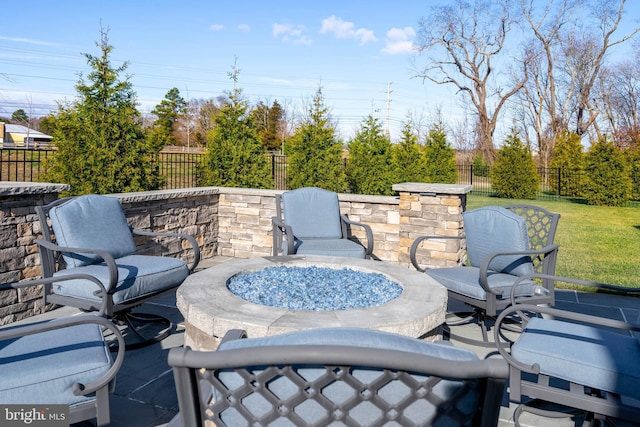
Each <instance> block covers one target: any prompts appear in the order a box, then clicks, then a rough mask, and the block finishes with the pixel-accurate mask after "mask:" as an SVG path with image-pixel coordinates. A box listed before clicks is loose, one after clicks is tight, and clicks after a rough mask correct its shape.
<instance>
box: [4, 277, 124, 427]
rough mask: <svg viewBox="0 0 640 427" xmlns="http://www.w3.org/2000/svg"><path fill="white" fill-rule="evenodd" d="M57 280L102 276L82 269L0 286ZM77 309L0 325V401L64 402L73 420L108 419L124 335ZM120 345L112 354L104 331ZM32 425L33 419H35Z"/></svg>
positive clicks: (100, 421)
mask: <svg viewBox="0 0 640 427" xmlns="http://www.w3.org/2000/svg"><path fill="white" fill-rule="evenodd" d="M61 280H65V281H70V280H86V281H93V282H95V283H96V285H97V286H99V285H100V282H99V281H98V280H97V279H95V278H93V277H91V276H86V275H69V276H66V277H64V278H46V279H38V280H32V281H28V282H22V283H14V284H6V285H0V291H2V292H6V291H8V290H10V289H24V288H27V287H31V286H36V285H43V284H51V283H52V282H54V281H56V282H59V281H61ZM103 310H104V307H101V308H100V309H99V310H98V315H95V314H81V315H77V316H66V317H60V318H56V319H54V320H50V321H41V322H37V323H35V322H32V323H22V324H20V325H11V326H7V327H5V328H3V329H0V378H2V381H1V382H0V404H2V405H11V404H16V405H21V406H24V405H58V404H59V405H68V408H69V412H68V415H69V418H67V419H66V420H65V421H66V422H68V423H70V424H73V423H78V422H81V421H84V420H89V419H93V418H95V419H96V421H97V425H99V426H102V425H106V424H109V421H110V414H109V393H110V392H111V391H112V390H113V387H114V385H115V378H116V374H117V372H118V370H119V369H120V366H121V365H122V361H123V359H124V352H125V346H124V338H123V337H122V335H121V334H120V331H119V329H118V328H117V327H116V325H114V324H113V323H112V322H111V321H109V320H107V319H105V318H104V317H101V316H100V315H99V314H101V313H102V311H103ZM106 332H109V334H110V339H112V340H116V341H117V342H118V343H119V345H118V346H117V347H118V351H117V354H116V356H115V359H114V358H113V357H112V355H111V353H110V351H109V345H108V343H107V342H106V340H105V338H104V334H105V333H106ZM34 425H35V424H34Z"/></svg>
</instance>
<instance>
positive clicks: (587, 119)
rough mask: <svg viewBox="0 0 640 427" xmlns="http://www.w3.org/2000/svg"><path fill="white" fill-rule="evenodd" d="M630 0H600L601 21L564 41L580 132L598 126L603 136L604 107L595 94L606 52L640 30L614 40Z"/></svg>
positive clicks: (596, 12) (595, 7)
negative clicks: (602, 111) (595, 32)
mask: <svg viewBox="0 0 640 427" xmlns="http://www.w3.org/2000/svg"><path fill="white" fill-rule="evenodd" d="M625 3H626V0H599V1H597V2H594V3H593V4H592V9H591V13H592V15H593V19H594V20H595V22H596V23H597V25H595V26H589V27H588V28H586V29H585V30H584V31H582V32H573V33H571V34H569V35H567V37H566V38H565V39H564V40H563V50H564V55H565V58H566V60H565V64H566V67H567V68H566V70H567V72H568V74H569V75H570V76H571V82H572V84H573V87H574V90H575V93H576V100H575V131H576V132H577V133H578V134H579V135H583V134H584V133H586V132H587V130H588V129H589V127H590V126H594V130H595V132H596V136H597V137H598V138H599V137H600V136H601V135H600V133H601V132H600V129H599V127H598V123H597V121H596V119H597V117H598V114H599V113H600V110H599V108H598V106H597V105H596V103H595V102H594V98H593V95H592V91H593V89H594V86H595V84H596V82H597V79H598V75H599V74H600V70H601V68H602V67H603V65H604V60H605V55H606V54H607V52H608V51H609V49H611V48H612V47H613V46H616V45H619V44H621V43H623V42H625V41H627V40H629V39H631V38H632V37H633V36H634V35H635V34H636V33H638V32H639V31H640V27H636V28H635V29H633V30H631V31H630V32H629V33H628V34H626V35H623V36H621V37H619V38H617V39H614V33H615V32H616V31H617V30H618V27H619V25H620V21H621V20H622V17H623V15H624V7H625ZM594 27H595V28H597V29H598V30H599V34H597V35H596V34H594V33H593V32H592V28H594Z"/></svg>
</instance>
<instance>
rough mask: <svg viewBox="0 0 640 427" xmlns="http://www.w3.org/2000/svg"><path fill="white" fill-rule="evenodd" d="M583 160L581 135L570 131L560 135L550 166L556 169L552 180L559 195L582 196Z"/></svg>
mask: <svg viewBox="0 0 640 427" xmlns="http://www.w3.org/2000/svg"><path fill="white" fill-rule="evenodd" d="M583 162H584V154H583V153H582V143H581V142H580V135H578V134H577V133H575V132H569V131H565V132H563V133H562V134H560V135H558V139H557V140H556V144H555V146H554V149H553V154H552V156H551V161H550V163H549V166H550V167H551V168H553V169H554V171H553V172H552V174H551V182H552V185H553V188H555V189H556V190H557V191H558V195H559V196H565V197H579V196H580V191H581V183H580V174H581V172H582V167H583Z"/></svg>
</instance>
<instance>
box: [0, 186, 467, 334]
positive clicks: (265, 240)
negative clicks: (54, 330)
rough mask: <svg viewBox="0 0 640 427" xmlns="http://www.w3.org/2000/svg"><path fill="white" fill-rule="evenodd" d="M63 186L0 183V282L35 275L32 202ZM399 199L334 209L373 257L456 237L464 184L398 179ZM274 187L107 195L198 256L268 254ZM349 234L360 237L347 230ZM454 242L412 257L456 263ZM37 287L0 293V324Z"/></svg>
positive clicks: (132, 217)
mask: <svg viewBox="0 0 640 427" xmlns="http://www.w3.org/2000/svg"><path fill="white" fill-rule="evenodd" d="M67 188H68V187H67V186H66V185H61V184H38V183H16V182H4V183H0V284H3V283H11V282H17V281H21V280H25V279H29V278H36V277H39V276H40V274H41V273H40V266H39V256H38V252H37V246H36V244H35V239H36V238H38V237H39V234H40V229H39V224H38V222H37V218H36V214H35V206H37V205H42V204H46V203H49V202H51V201H53V200H55V199H56V198H57V197H58V193H60V192H62V191H65V190H66V189H67ZM393 189H394V190H395V191H396V192H397V193H398V196H367V195H354V194H340V195H339V199H340V210H341V212H342V213H343V214H347V215H348V216H349V217H350V218H351V219H353V220H355V221H359V222H363V223H366V224H368V225H370V226H371V228H372V230H373V235H374V250H373V254H374V256H375V258H377V259H380V260H382V261H389V262H394V263H398V264H400V265H403V266H407V267H408V266H409V265H410V262H409V248H410V246H411V243H412V242H413V240H414V239H415V238H416V237H418V236H420V235H425V234H428V235H442V234H447V235H460V234H461V233H462V212H463V211H464V209H465V207H466V194H467V193H468V192H469V191H471V188H470V186H461V185H443V184H417V183H404V184H397V185H395V186H394V187H393ZM279 192H281V191H279V190H257V189H242V188H227V187H202V188H189V189H181V190H163V191H150V192H140V193H125V194H113V195H111V196H113V197H117V198H118V199H119V200H120V202H121V203H122V206H123V209H124V211H125V215H126V216H127V219H128V221H129V223H130V225H132V226H134V227H137V228H142V229H148V230H153V231H174V232H183V233H189V234H191V235H193V236H195V238H196V240H197V242H198V244H199V245H200V247H201V252H202V258H203V259H206V258H211V257H214V256H226V257H233V258H251V257H257V256H268V255H271V254H272V233H271V218H272V217H273V216H275V213H276V212H275V195H276V194H277V193H279ZM353 232H354V234H355V235H356V236H357V237H358V238H360V239H363V240H364V239H365V234H364V233H363V232H361V231H359V230H358V229H357V227H354V229H353ZM136 242H137V243H138V245H139V247H140V248H141V249H142V250H143V252H145V253H150V254H158V255H159V254H162V255H168V256H174V255H178V256H181V257H183V258H184V259H189V257H190V254H189V253H188V252H185V249H187V246H184V247H181V246H180V245H178V244H177V243H166V242H163V244H162V245H161V246H159V247H160V248H161V250H160V251H157V250H155V249H157V248H158V246H155V245H151V244H149V242H148V241H143V240H137V241H136ZM463 249H464V248H463V246H462V244H461V242H460V241H459V240H436V241H429V242H427V243H425V244H424V245H423V249H422V250H421V251H420V253H419V255H418V259H419V260H420V262H421V263H424V264H425V265H430V266H445V265H456V264H458V263H459V262H460V260H461V259H462V256H463V252H464V250H463ZM44 309H45V308H44V307H42V304H41V300H40V299H39V298H38V292H37V291H34V290H30V291H20V292H18V291H15V290H4V291H0V324H6V323H10V322H13V321H15V320H19V319H21V318H25V317H28V316H30V315H32V314H36V313H40V312H42V311H43V310H44Z"/></svg>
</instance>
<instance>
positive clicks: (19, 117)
mask: <svg viewBox="0 0 640 427" xmlns="http://www.w3.org/2000/svg"><path fill="white" fill-rule="evenodd" d="M11 121H12V122H14V123H20V124H21V125H25V126H28V123H29V116H27V113H26V112H25V111H24V110H23V109H22V108H18V109H17V110H16V111H14V112H13V114H12V115H11Z"/></svg>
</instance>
